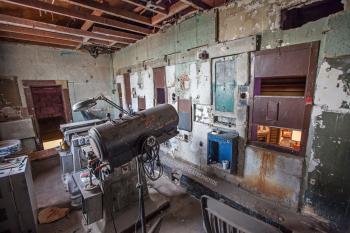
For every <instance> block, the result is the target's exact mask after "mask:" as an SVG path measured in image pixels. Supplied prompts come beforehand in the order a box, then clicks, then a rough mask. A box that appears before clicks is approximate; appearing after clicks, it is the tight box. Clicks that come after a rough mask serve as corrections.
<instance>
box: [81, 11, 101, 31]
mask: <svg viewBox="0 0 350 233" xmlns="http://www.w3.org/2000/svg"><path fill="white" fill-rule="evenodd" d="M102 13H103V12H102V11H98V10H94V11H93V12H92V13H91V15H95V16H101V15H102ZM93 24H94V22H91V21H85V22H84V24H83V25H82V26H81V28H80V29H81V30H84V31H87V30H89V29H90V28H91V27H92V25H93Z"/></svg>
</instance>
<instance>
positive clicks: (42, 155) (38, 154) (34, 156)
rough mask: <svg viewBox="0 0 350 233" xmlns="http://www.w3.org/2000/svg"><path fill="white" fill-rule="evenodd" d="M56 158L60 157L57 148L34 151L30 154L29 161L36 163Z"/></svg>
mask: <svg viewBox="0 0 350 233" xmlns="http://www.w3.org/2000/svg"><path fill="white" fill-rule="evenodd" d="M56 156H58V152H57V150H56V148H51V149H47V150H40V151H34V152H32V153H30V155H29V159H30V161H35V160H42V159H48V158H52V157H56Z"/></svg>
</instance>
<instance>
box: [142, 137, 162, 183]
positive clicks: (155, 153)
mask: <svg viewBox="0 0 350 233" xmlns="http://www.w3.org/2000/svg"><path fill="white" fill-rule="evenodd" d="M149 139H150V137H149V138H147V140H145V141H144V142H143V143H142V147H141V151H142V153H143V154H142V155H141V159H140V162H141V165H142V168H143V172H144V174H145V175H146V176H147V177H148V178H149V179H150V180H152V181H156V180H158V179H159V178H160V177H161V176H162V175H163V171H164V168H163V165H162V164H161V162H160V159H159V148H160V146H159V143H158V141H157V139H156V138H154V137H153V138H152V140H153V141H152V142H153V143H154V144H153V145H151V146H150V145H149ZM156 170H158V174H156Z"/></svg>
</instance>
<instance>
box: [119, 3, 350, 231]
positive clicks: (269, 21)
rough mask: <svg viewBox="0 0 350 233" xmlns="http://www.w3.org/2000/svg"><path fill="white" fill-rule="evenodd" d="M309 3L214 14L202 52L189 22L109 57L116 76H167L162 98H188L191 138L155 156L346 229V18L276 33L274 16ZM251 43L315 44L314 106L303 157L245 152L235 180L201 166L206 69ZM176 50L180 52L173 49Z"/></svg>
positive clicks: (237, 6)
mask: <svg viewBox="0 0 350 233" xmlns="http://www.w3.org/2000/svg"><path fill="white" fill-rule="evenodd" d="M310 2H314V1H306V0H292V1H283V0H261V1H258V0H250V1H243V0H241V1H234V2H233V3H232V4H231V5H230V6H228V7H222V8H220V9H219V10H218V18H217V22H216V23H215V22H211V23H209V26H208V29H207V31H206V33H205V34H201V36H202V37H203V38H202V40H201V41H206V42H208V44H205V43H203V42H198V37H197V38H196V40H195V41H197V43H194V42H193V41H194V38H195V37H194V35H195V32H198V27H201V25H199V24H198V21H195V20H194V19H197V18H198V17H199V16H195V17H192V18H191V19H189V20H185V21H183V22H181V23H179V24H178V25H175V26H174V27H172V28H170V29H169V30H168V31H166V32H165V33H160V34H157V35H154V36H151V37H149V38H147V39H145V40H142V41H141V42H138V43H136V44H135V45H134V46H131V47H128V48H126V49H122V50H121V51H120V52H118V53H117V54H116V56H115V57H116V59H115V60H116V63H115V67H116V70H117V72H119V73H123V72H125V71H126V70H128V69H131V70H132V72H140V70H142V69H144V67H149V66H150V67H154V66H161V65H164V66H166V70H167V74H166V79H167V81H168V79H169V80H170V81H169V86H168V94H169V93H175V94H176V95H177V96H181V97H185V98H189V97H192V100H193V103H194V104H196V105H195V106H194V105H193V130H192V132H186V131H180V134H179V136H178V137H177V138H175V139H172V140H171V141H170V143H167V145H166V146H165V147H163V148H162V149H163V150H164V151H165V152H167V153H169V154H171V155H172V156H174V157H175V158H178V159H180V160H186V161H188V162H191V163H193V164H194V165H196V166H197V167H199V168H200V169H201V170H202V171H205V172H207V173H214V174H215V175H216V176H218V177H221V178H224V179H226V180H228V181H231V182H233V183H239V184H240V185H241V186H243V187H245V188H246V189H249V190H252V191H254V192H256V193H259V194H261V195H263V196H265V197H267V198H270V199H272V200H275V201H278V202H280V203H282V204H284V205H287V206H290V207H292V208H295V209H297V208H300V207H304V208H303V209H304V212H307V213H312V214H315V215H318V216H321V218H324V219H325V220H326V221H329V220H331V221H332V222H333V223H336V224H337V225H338V226H340V227H343V228H344V229H345V228H346V224H347V219H348V218H349V217H348V215H349V211H348V206H349V203H350V202H349V201H350V196H349V195H350V192H349V184H350V182H349V180H348V177H350V174H349V171H350V170H349V169H345V168H346V167H349V165H350V164H349V154H350V150H349V144H350V143H349V136H348V133H346V132H349V129H348V125H350V124H349V81H348V79H349V75H348V73H349V49H350V44H349V43H350V40H349V35H350V31H349V22H350V19H349V11H347V10H346V11H344V12H340V13H338V14H335V15H332V16H329V17H326V18H322V19H319V20H317V21H314V22H310V23H307V24H305V25H303V26H302V27H299V28H295V29H291V30H280V29H279V27H280V10H281V9H283V8H286V7H292V6H295V5H298V4H303V3H310ZM343 2H344V3H345V9H349V1H343ZM208 15H209V16H210V17H212V15H215V12H214V11H212V12H211V13H205V14H203V15H202V16H201V17H208ZM210 17H209V18H210ZM213 24H214V25H217V28H215V27H214V28H213V27H212V26H210V25H213ZM179 25H186V28H188V29H186V30H185V32H186V33H182V34H181V36H179V35H178V33H179V30H181V29H182V27H180V26H179ZM189 25H191V26H189ZM212 30H213V31H212ZM216 32H217V33H218V38H216V39H218V41H217V42H215V37H212V35H215V34H216ZM185 35H187V37H189V38H187V37H186V36H185ZM256 35H258V36H260V38H261V40H260V49H261V50H263V49H270V48H277V47H280V46H287V45H293V44H300V43H306V42H312V41H320V42H321V43H320V49H319V62H318V71H317V79H316V89H315V95H314V106H313V110H312V118H311V123H310V129H309V137H308V144H307V150H306V154H305V156H304V157H297V156H295V155H288V154H283V153H279V152H275V151H272V150H267V149H262V148H259V147H253V146H250V145H248V146H246V148H245V149H244V153H243V155H244V156H243V162H241V163H240V164H241V166H240V168H241V169H242V170H243V171H242V176H241V177H239V176H238V177H237V176H232V175H229V174H227V173H224V172H222V171H220V170H218V169H214V168H212V167H209V166H207V165H206V163H207V161H206V153H207V152H206V150H207V148H206V146H207V145H206V141H207V139H206V134H207V132H210V131H211V130H212V129H213V128H214V125H213V117H212V103H211V96H210V95H209V94H210V93H211V92H212V86H211V82H212V80H213V77H212V67H211V65H210V64H211V62H212V59H214V58H218V57H222V56H229V55H236V54H244V53H247V54H249V55H250V56H251V55H252V54H251V51H254V50H256V49H259V48H257V46H256V44H254V43H253V42H252V41H256V38H255V37H254V36H256ZM249 36H252V37H249ZM213 40H214V41H213ZM180 41H181V42H180ZM177 44H181V45H182V46H181V47H176V45H177ZM157 46H158V47H161V49H158V48H157ZM191 46H192V48H191ZM198 46H199V47H198ZM204 50H205V51H207V52H208V53H209V59H208V60H206V61H203V60H200V59H198V54H199V53H200V52H202V51H204ZM141 57H142V58H141ZM249 61H250V62H253V61H252V60H249ZM208 64H209V65H208ZM207 66H208V67H209V68H208V67H207ZM244 72H250V74H251V75H252V74H253V70H252V66H251V70H248V71H247V70H245V69H240V70H239V75H241V74H243V73H244ZM183 73H186V74H187V75H188V77H190V79H189V82H190V88H189V89H187V90H181V89H179V85H178V82H179V80H178V78H179V77H180V76H181V74H183ZM250 81H251V79H250ZM198 95H199V96H198ZM208 99H209V100H210V102H208ZM168 101H169V103H171V104H173V105H174V106H175V107H176V106H177V103H176V100H175V101H173V100H172V98H171V96H170V95H169V96H168ZM240 111H241V112H242V111H244V110H240ZM242 122H244V121H242ZM244 124H245V125H244V127H243V128H246V127H247V124H248V123H247V122H245V123H244ZM333 128H334V129H333ZM243 131H244V130H243ZM185 135H187V138H188V139H187V140H185ZM242 135H244V133H242ZM243 138H244V139H245V138H246V137H245V136H243ZM334 193H337V194H336V195H335V194H334ZM304 194H305V196H304ZM333 197H335V198H333Z"/></svg>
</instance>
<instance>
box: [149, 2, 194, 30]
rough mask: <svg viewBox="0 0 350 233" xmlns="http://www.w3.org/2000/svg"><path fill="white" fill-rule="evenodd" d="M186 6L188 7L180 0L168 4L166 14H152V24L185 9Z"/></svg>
mask: <svg viewBox="0 0 350 233" xmlns="http://www.w3.org/2000/svg"><path fill="white" fill-rule="evenodd" d="M188 7H190V6H189V5H187V4H185V3H183V2H181V1H178V2H176V3H174V4H173V5H171V6H170V8H169V13H168V14H167V15H162V14H157V15H155V16H153V17H152V24H153V25H156V24H158V23H160V22H162V21H163V20H165V19H168V18H170V17H171V16H174V15H175V14H177V13H179V12H181V11H183V10H185V9H186V8H188Z"/></svg>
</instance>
